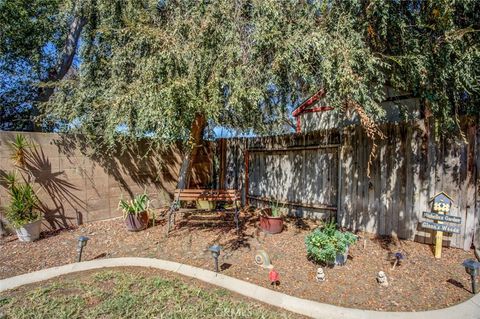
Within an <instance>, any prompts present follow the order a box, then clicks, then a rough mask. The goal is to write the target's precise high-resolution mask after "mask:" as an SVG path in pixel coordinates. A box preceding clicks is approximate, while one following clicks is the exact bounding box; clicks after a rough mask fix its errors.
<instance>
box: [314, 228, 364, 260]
mask: <svg viewBox="0 0 480 319" xmlns="http://www.w3.org/2000/svg"><path fill="white" fill-rule="evenodd" d="M356 241H357V236H355V235H354V234H352V233H351V232H341V231H340V230H338V229H337V227H336V224H335V222H333V221H331V222H329V223H327V224H326V225H325V226H324V227H323V228H317V229H315V230H314V231H312V232H311V233H310V234H308V235H307V236H306V237H305V245H306V246H307V255H308V257H309V258H310V259H311V260H313V261H314V262H317V263H327V264H328V263H332V262H333V261H335V257H336V256H337V254H343V253H345V251H346V250H347V247H348V246H350V245H352V244H354V243H355V242H356Z"/></svg>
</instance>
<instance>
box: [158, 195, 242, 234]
mask: <svg viewBox="0 0 480 319" xmlns="http://www.w3.org/2000/svg"><path fill="white" fill-rule="evenodd" d="M174 198H175V200H174V201H173V203H172V206H171V207H170V209H169V211H168V218H167V222H168V225H167V236H168V233H169V232H170V229H171V227H172V226H173V225H174V224H175V214H176V213H188V212H212V211H214V210H215V208H214V209H213V210H209V209H199V208H180V203H181V202H190V201H197V200H205V201H212V202H227V203H229V202H231V203H233V210H234V213H235V215H234V221H235V226H236V228H237V232H238V230H239V226H238V223H239V220H238V215H239V208H238V205H237V201H238V200H240V192H239V191H238V190H235V189H176V190H175V197H174ZM223 211H225V210H223Z"/></svg>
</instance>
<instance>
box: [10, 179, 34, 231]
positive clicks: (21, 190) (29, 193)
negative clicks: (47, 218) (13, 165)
mask: <svg viewBox="0 0 480 319" xmlns="http://www.w3.org/2000/svg"><path fill="white" fill-rule="evenodd" d="M5 180H6V183H7V187H8V194H9V195H10V204H9V205H8V206H7V208H6V212H5V217H6V219H7V220H8V221H9V222H10V224H11V225H12V226H13V227H14V228H20V227H22V226H24V225H26V224H29V223H31V222H34V221H37V220H39V219H40V217H41V214H40V212H39V210H38V203H39V200H38V197H37V194H36V193H35V191H34V190H33V187H32V186H31V185H30V184H27V183H18V181H17V180H16V176H15V175H14V174H8V175H7V177H6V178H5Z"/></svg>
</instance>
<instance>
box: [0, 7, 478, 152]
mask: <svg viewBox="0 0 480 319" xmlns="http://www.w3.org/2000/svg"><path fill="white" fill-rule="evenodd" d="M15 8H19V10H18V12H15V10H16V9H15ZM32 16H35V19H32ZM0 17H1V20H0V26H1V27H2V30H6V31H5V32H2V34H1V36H0V40H1V41H0V52H1V53H2V60H4V61H7V62H6V63H7V65H11V63H10V62H11V61H17V62H18V61H26V62H27V63H29V65H31V67H32V69H33V70H35V72H36V74H37V76H36V81H37V82H38V83H42V84H43V85H41V86H42V87H43V89H41V90H40V91H39V92H37V99H36V100H37V101H38V100H40V101H48V102H47V103H45V104H42V105H43V107H42V112H41V115H42V116H41V117H40V118H41V119H42V121H43V123H49V124H48V125H46V126H47V127H53V126H56V127H57V128H63V129H66V130H69V131H79V132H81V133H83V134H84V135H85V136H87V137H88V138H89V140H90V141H91V145H93V146H96V147H99V148H113V146H114V145H115V142H116V141H118V140H121V141H123V142H129V141H135V140H137V139H138V138H140V137H145V136H149V137H150V140H151V141H153V142H157V143H164V142H171V141H176V140H178V139H182V140H189V139H190V138H191V137H192V136H197V137H198V138H201V136H202V134H201V132H202V131H203V129H204V127H205V126H207V125H209V127H213V126H215V125H221V126H226V127H230V128H234V129H238V130H241V131H242V130H243V131H248V130H251V129H253V130H254V131H255V132H257V133H264V132H268V133H270V132H274V131H278V130H281V128H282V127H283V126H282V125H283V123H284V121H285V119H288V116H289V114H288V107H287V106H289V105H295V104H296V103H299V101H300V100H301V99H302V98H304V97H306V96H308V95H310V94H312V93H314V92H316V91H317V90H318V89H319V88H323V89H325V90H326V91H327V92H328V98H329V100H330V104H332V105H333V106H334V107H335V108H336V110H335V111H336V112H340V113H344V112H351V111H353V112H357V113H358V114H359V115H360V118H361V119H362V124H363V125H364V127H365V128H366V129H367V133H368V134H369V135H370V136H371V137H372V138H375V137H379V136H380V137H381V136H382V134H381V132H379V131H378V129H377V128H376V123H378V122H380V121H382V118H383V116H384V110H383V109H382V107H381V104H380V101H382V99H383V98H384V92H383V87H384V85H386V84H388V85H391V86H393V87H394V88H397V89H400V90H404V91H407V92H412V93H413V94H414V95H416V96H417V97H420V98H421V99H422V101H423V103H422V105H423V106H424V110H423V111H424V114H425V115H426V116H427V117H433V118H434V119H435V121H436V122H437V123H439V124H442V126H441V127H442V128H455V127H456V126H458V116H459V115H477V114H478V111H479V110H478V107H477V105H478V102H479V94H478V93H479V92H478V90H479V87H478V76H479V71H480V70H479V68H480V63H479V62H480V53H479V32H478V30H480V25H479V23H480V22H479V21H480V3H479V2H478V1H474V0H465V1H453V0H440V1H433V0H410V1H396V0H394V1H379V0H362V1H361V0H342V1H340V0H323V1H322V0H318V1H302V0H298V1H294V0H292V1H260V0H238V1H227V0H218V1H207V0H205V1H187V0H183V1H182V0H109V1H105V0H88V1H82V2H79V1H66V0H64V1H61V0H36V1H33V4H32V2H30V1H26V0H11V1H3V2H2V3H1V4H0ZM32 24H33V25H32ZM80 37H81V42H80V44H81V46H80V51H79V63H78V65H79V70H78V72H77V73H76V76H74V77H65V74H66V70H67V69H68V68H69V67H70V66H69V65H71V61H72V60H73V54H74V53H75V52H76V44H77V41H78V39H79V38H80ZM24 38H25V39H27V40H28V41H25V43H24V42H22V41H21V39H24ZM65 38H67V39H70V40H71V39H73V40H74V41H70V40H69V41H66V42H65ZM47 44H48V46H53V47H54V49H53V50H50V51H51V52H53V53H54V54H48V52H49V51H48V50H45V47H46V46H47ZM45 52H47V53H45ZM42 61H50V62H48V63H47V62H42ZM9 63H10V64H9ZM52 65H53V66H54V67H53V71H54V72H49V71H47V70H52ZM54 88H55V92H56V93H55V94H54V95H53V96H52V98H50V97H51V94H52V93H53V92H54ZM35 105H38V103H37V104H35ZM198 138H193V144H196V143H197V142H198Z"/></svg>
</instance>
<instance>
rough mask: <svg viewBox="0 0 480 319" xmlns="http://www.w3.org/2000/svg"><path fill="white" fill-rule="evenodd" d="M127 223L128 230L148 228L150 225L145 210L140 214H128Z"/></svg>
mask: <svg viewBox="0 0 480 319" xmlns="http://www.w3.org/2000/svg"><path fill="white" fill-rule="evenodd" d="M125 225H126V226H127V229H128V231H139V230H143V229H145V228H147V226H148V214H147V212H146V211H143V212H141V213H138V214H128V215H127V218H125Z"/></svg>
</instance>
